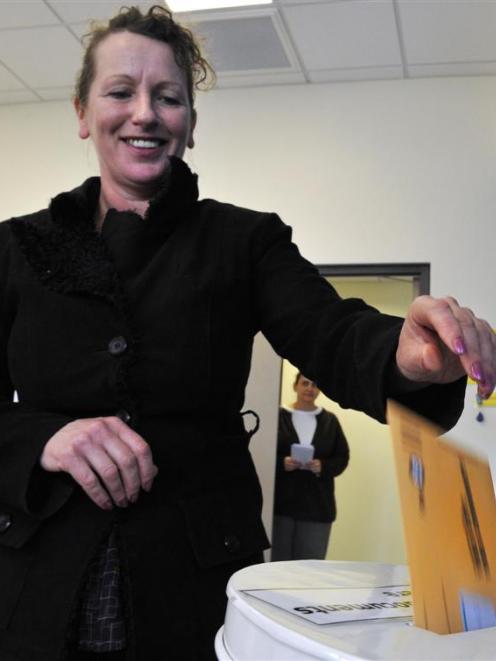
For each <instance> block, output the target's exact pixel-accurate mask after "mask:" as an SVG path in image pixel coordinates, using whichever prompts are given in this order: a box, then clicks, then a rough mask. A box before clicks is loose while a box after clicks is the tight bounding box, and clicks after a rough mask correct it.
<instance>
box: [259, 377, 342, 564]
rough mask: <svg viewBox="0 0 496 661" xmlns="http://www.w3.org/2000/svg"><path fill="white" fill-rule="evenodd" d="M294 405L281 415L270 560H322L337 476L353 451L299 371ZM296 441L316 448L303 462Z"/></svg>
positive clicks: (316, 390) (333, 515)
mask: <svg viewBox="0 0 496 661" xmlns="http://www.w3.org/2000/svg"><path fill="white" fill-rule="evenodd" d="M293 389H294V391H295V393H296V401H295V402H294V403H293V404H292V406H291V408H281V410H280V411H279V426H278V432H277V461H276V484H275V492H274V527H273V533H272V556H271V558H272V560H304V559H306V558H315V559H324V558H325V556H326V551H327V545H328V542H329V535H330V532H331V524H332V522H333V521H334V520H335V518H336V501H335V498H334V478H335V477H336V476H337V475H340V474H341V473H342V472H343V471H344V469H345V468H346V466H347V465H348V461H349V456H350V451H349V448H348V443H347V442H346V438H345V435H344V434H343V430H342V429H341V425H340V424H339V420H338V419H337V417H336V416H335V415H334V414H333V413H331V412H329V411H326V410H324V409H323V408H321V407H319V406H316V405H315V400H316V399H317V397H318V395H319V393H320V390H319V388H318V387H317V385H316V384H315V383H314V382H313V381H311V380H310V379H307V377H305V376H303V374H301V372H298V373H297V375H296V378H295V382H294V385H293ZM293 443H300V444H301V445H303V446H310V447H312V448H313V452H314V456H313V459H311V460H310V461H308V462H307V463H305V464H302V463H301V462H299V461H297V460H296V459H295V458H293V457H292V455H291V446H292V444H293Z"/></svg>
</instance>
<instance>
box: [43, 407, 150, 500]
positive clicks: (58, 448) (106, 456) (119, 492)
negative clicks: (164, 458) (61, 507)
mask: <svg viewBox="0 0 496 661" xmlns="http://www.w3.org/2000/svg"><path fill="white" fill-rule="evenodd" d="M40 464H41V466H42V468H44V469H45V470H46V471H50V472H58V471H64V472H66V473H69V475H71V476H72V477H73V478H74V480H75V481H76V482H77V483H78V484H79V485H80V486H81V487H82V489H83V490H84V491H85V492H86V493H87V495H88V496H89V497H90V498H91V500H92V501H93V502H94V503H95V504H96V505H98V507H101V508H102V509H104V510H111V509H112V507H113V504H114V503H115V504H116V505H118V506H119V507H127V505H128V504H129V503H130V502H131V503H134V502H136V500H137V499H138V495H139V492H140V489H144V490H145V491H150V489H151V488H152V484H153V479H154V477H155V475H156V474H157V472H158V469H157V467H156V466H155V465H154V463H153V458H152V453H151V450H150V446H149V445H148V443H147V442H146V441H145V440H144V439H143V438H142V437H141V436H140V435H139V434H137V433H136V432H134V431H133V430H132V429H131V428H130V427H128V426H127V425H126V424H125V423H124V422H123V421H122V420H121V419H120V418H117V417H105V418H85V419H81V420H74V421H73V422H69V423H68V424H67V425H65V426H64V427H62V428H61V429H59V431H58V432H57V433H56V434H54V435H53V436H52V437H51V438H50V440H49V441H48V442H47V444H46V445H45V448H44V450H43V453H42V455H41V459H40Z"/></svg>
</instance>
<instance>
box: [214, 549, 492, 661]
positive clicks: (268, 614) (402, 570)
mask: <svg viewBox="0 0 496 661" xmlns="http://www.w3.org/2000/svg"><path fill="white" fill-rule="evenodd" d="M405 586H407V587H408V586H409V574H408V569H407V567H406V566H404V565H387V564H380V563H370V562H339V561H325V560H295V561H291V562H272V563H266V564H263V565H254V566H252V567H247V568H246V569H243V570H241V571H239V572H237V573H236V574H234V575H233V576H232V577H231V579H230V581H229V584H228V586H227V595H228V606H227V612H226V619H225V622H224V626H223V627H222V628H221V629H220V630H219V632H218V634H217V637H216V640H215V651H216V654H217V658H218V659H219V661H310V660H315V659H320V660H324V659H325V660H327V661H331V660H332V661H338V660H339V661H352V660H353V661H359V660H360V661H362V660H373V659H384V660H389V661H433V660H434V659H435V660H436V661H441V660H444V659H446V660H448V659H451V660H454V659H457V660H459V661H462V660H463V661H466V660H467V659H471V660H480V661H488V660H489V659H495V658H496V628H495V627H492V628H486V629H479V630H476V631H468V632H464V633H457V634H450V635H440V634H436V633H433V632H431V631H427V630H425V629H421V628H418V627H415V626H414V625H413V623H412V617H411V615H408V616H403V613H404V611H405V610H406V609H407V602H408V601H409V598H408V596H407V594H408V590H407V589H405ZM363 590H369V591H370V594H371V595H373V597H372V600H371V601H370V600H369V601H367V600H366V598H364V593H363ZM377 590H382V591H387V595H388V596H383V597H382V598H381V599H378V597H377ZM336 591H341V592H340V593H339V598H338V599H337V602H339V603H338V604H337V602H336V594H338V593H337V592H336ZM354 591H356V592H354ZM255 595H256V596H255ZM281 595H282V599H280V600H279V601H278V598H281ZM298 595H300V596H301V597H302V598H301V599H300V606H295V603H296V602H295V599H298ZM319 595H320V598H319ZM391 595H394V596H391ZM400 595H401V596H400ZM395 603H399V604H402V606H394V604H395ZM337 605H339V606H341V608H337ZM364 606H365V610H364V611H363V612H365V613H366V614H367V617H368V618H369V619H363V620H351V621H335V622H334V623H317V622H316V621H311V619H309V617H313V619H314V620H316V619H317V617H316V616H319V617H322V618H323V619H324V618H325V617H326V616H328V617H329V618H332V617H333V614H336V617H338V616H340V614H342V613H343V612H344V613H346V608H354V609H355V610H357V609H358V610H359V608H361V607H364ZM383 606H392V607H393V608H394V609H396V610H397V611H398V612H396V613H395V616H394V617H384V615H385V614H386V615H390V614H391V613H390V612H385V610H384V609H383V608H382V607H383ZM316 607H317V608H318V609H319V610H320V611H323V613H316V611H315V608H316ZM369 607H370V608H369ZM295 608H300V609H301V610H300V611H295V610H294V609H295ZM333 609H334V610H333ZM402 609H404V610H402ZM312 610H313V614H312ZM309 612H310V614H309ZM348 612H349V611H348ZM297 613H298V614H297ZM353 616H355V615H353Z"/></svg>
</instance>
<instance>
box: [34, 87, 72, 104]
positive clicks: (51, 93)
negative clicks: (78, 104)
mask: <svg viewBox="0 0 496 661" xmlns="http://www.w3.org/2000/svg"><path fill="white" fill-rule="evenodd" d="M34 91H35V92H36V94H39V96H41V98H42V99H43V101H55V100H57V101H60V100H65V101H71V99H72V95H73V94H74V88H73V87H46V88H35V90H34Z"/></svg>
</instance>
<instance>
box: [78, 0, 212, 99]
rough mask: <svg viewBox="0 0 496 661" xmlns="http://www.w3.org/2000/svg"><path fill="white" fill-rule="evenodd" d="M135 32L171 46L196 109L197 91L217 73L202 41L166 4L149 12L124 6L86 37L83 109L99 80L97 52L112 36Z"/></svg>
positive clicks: (81, 93)
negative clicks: (99, 45) (200, 44)
mask: <svg viewBox="0 0 496 661" xmlns="http://www.w3.org/2000/svg"><path fill="white" fill-rule="evenodd" d="M117 32H132V33H134V34H140V35H142V36H144V37H149V38H151V39H156V40H157V41H162V42H163V43H165V44H168V45H169V46H170V47H171V48H172V50H173V52H174V57H175V60H176V62H177V64H178V66H179V67H180V68H181V69H182V70H183V71H184V73H185V74H186V82H187V87H188V96H189V101H190V103H191V107H193V103H194V96H195V90H196V89H207V88H208V87H210V86H211V85H212V84H213V83H214V81H215V72H214V70H213V68H212V67H211V65H210V64H209V62H208V61H207V60H206V59H205V58H204V57H203V55H202V53H201V50H200V46H199V44H198V41H197V40H196V39H195V37H194V36H193V33H192V32H191V31H190V30H188V29H187V28H186V27H184V26H182V25H180V24H179V23H176V21H175V20H174V19H173V18H172V13H171V12H170V11H169V10H168V9H167V8H166V7H164V6H162V5H153V6H152V7H150V8H149V9H148V10H147V11H146V12H145V13H143V12H142V11H141V10H140V9H139V7H121V9H120V10H119V12H118V13H117V14H116V15H115V16H114V17H113V18H111V19H110V20H109V22H108V23H106V24H98V23H95V24H93V25H92V29H91V31H90V32H89V33H88V34H86V35H85V36H84V37H83V40H84V41H85V42H86V44H87V45H86V50H85V53H84V56H83V64H82V68H81V71H80V72H79V75H78V77H77V80H76V88H75V97H76V99H78V101H79V102H80V104H81V105H82V106H85V105H86V103H87V101H88V96H89V91H90V87H91V83H92V82H93V80H94V78H95V70H96V62H95V51H96V48H97V46H98V44H100V43H101V42H102V41H103V40H104V39H105V38H106V37H108V36H109V35H110V34H114V33H117Z"/></svg>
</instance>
